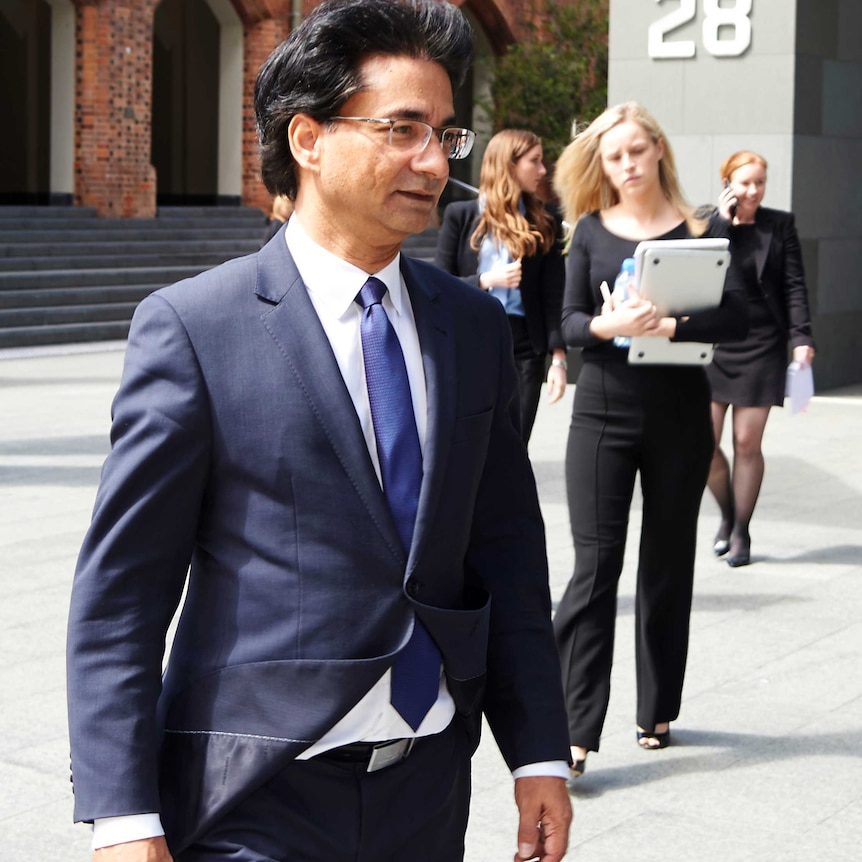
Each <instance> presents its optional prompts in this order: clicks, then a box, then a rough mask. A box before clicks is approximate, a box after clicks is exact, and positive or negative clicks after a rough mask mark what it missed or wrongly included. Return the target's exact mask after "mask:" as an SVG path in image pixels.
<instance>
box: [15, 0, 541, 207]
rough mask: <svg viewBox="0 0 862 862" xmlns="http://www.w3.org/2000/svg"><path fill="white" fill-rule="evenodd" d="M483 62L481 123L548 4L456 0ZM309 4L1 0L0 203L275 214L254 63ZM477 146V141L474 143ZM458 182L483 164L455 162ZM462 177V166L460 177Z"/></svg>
mask: <svg viewBox="0 0 862 862" xmlns="http://www.w3.org/2000/svg"><path fill="white" fill-rule="evenodd" d="M454 2H455V5H460V6H461V7H462V8H463V10H464V11H465V13H466V14H467V16H468V17H469V18H470V19H471V22H472V23H473V25H474V29H475V31H476V46H477V57H478V61H477V63H476V64H475V66H474V69H473V71H472V73H471V79H470V80H469V81H468V82H467V86H466V87H465V88H464V91H463V92H462V93H461V94H460V95H459V101H458V106H457V107H458V112H459V119H460V120H461V121H462V122H464V123H465V124H469V123H472V124H473V125H475V126H479V127H480V131H481V127H482V125H483V123H482V118H481V117H477V116H476V115H475V113H476V111H477V109H476V108H474V105H475V101H476V98H477V96H482V95H483V94H485V93H486V92H487V87H488V76H489V72H490V63H491V61H492V59H493V57H494V55H496V54H499V53H501V52H502V51H503V50H505V48H506V46H507V45H510V44H512V43H513V42H514V41H516V40H517V39H518V37H519V33H520V32H522V28H523V27H525V26H526V23H527V22H528V21H529V20H530V16H531V15H533V14H535V13H536V8H537V7H541V5H542V4H541V3H536V2H535V0H533V2H530V0H522V2H518V0H454ZM315 5H316V3H315V2H309V0H0V98H2V101H3V103H4V105H6V106H7V112H8V113H9V114H11V116H7V121H8V125H7V129H6V133H5V134H4V135H2V136H0V206H2V205H3V204H55V205H62V204H67V205H68V204H74V205H76V206H88V207H94V208H95V209H96V211H97V212H98V214H99V215H100V216H103V217H117V218H131V217H148V216H152V215H154V214H155V212H156V208H157V206H159V205H160V204H173V205H176V204H180V205H181V204H204V205H212V204H239V203H241V204H243V205H247V206H258V207H261V208H262V209H268V206H269V196H268V195H267V193H266V190H265V189H264V188H263V186H262V185H261V182H260V179H259V175H258V160H257V138H256V134H255V128H254V117H253V109H252V103H253V90H254V81H255V77H256V75H257V71H258V69H259V68H260V65H261V64H262V62H263V61H264V59H265V58H266V56H267V55H268V54H269V53H270V51H271V50H272V49H273V48H274V47H275V46H276V45H277V44H278V43H279V42H280V41H281V40H283V39H284V38H285V37H286V36H287V35H288V33H289V32H290V30H291V27H292V26H295V25H296V23H297V22H298V21H300V20H301V19H302V17H303V16H304V15H306V14H308V12H309V11H310V10H311V9H312V8H313V7H314V6H315ZM477 150H478V152H481V148H477ZM457 169H460V170H462V171H465V172H466V175H464V176H461V177H460V179H463V180H467V181H470V180H474V179H476V178H477V176H478V173H477V172H478V163H476V164H473V165H467V166H461V165H459V166H457ZM456 176H457V174H456Z"/></svg>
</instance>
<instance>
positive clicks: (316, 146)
mask: <svg viewBox="0 0 862 862" xmlns="http://www.w3.org/2000/svg"><path fill="white" fill-rule="evenodd" d="M322 133H323V125H322V124H321V123H318V122H317V120H315V119H313V118H312V117H310V116H309V115H308V114H294V115H293V118H292V119H291V121H290V124H289V125H288V127H287V141H288V144H289V145H290V151H291V153H293V158H294V159H295V160H296V164H297V167H300V168H304V169H306V170H309V169H310V170H314V169H315V167H316V165H317V164H318V161H319V159H320V138H321V135H322Z"/></svg>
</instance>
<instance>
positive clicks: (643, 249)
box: [629, 239, 730, 365]
mask: <svg viewBox="0 0 862 862" xmlns="http://www.w3.org/2000/svg"><path fill="white" fill-rule="evenodd" d="M728 245H729V241H728V240H727V239H672V240H645V241H644V242H641V243H639V244H638V246H637V248H636V249H635V284H636V285H637V289H638V290H639V291H640V294H641V296H643V297H645V298H646V299H648V300H650V302H652V303H654V304H655V306H656V308H657V309H658V313H659V315H660V316H661V317H668V316H670V317H672V316H675V315H685V314H694V313H696V312H698V311H706V310H707V309H710V308H716V307H717V306H718V305H719V304H720V303H721V295H722V292H723V290H724V279H725V276H726V274H727V269H728V267H729V266H730V252H729V251H728ZM714 349H715V346H714V345H712V344H705V343H703V342H699V341H671V340H670V339H669V338H659V337H657V336H652V335H639V336H634V337H633V338H632V340H631V346H630V347H629V363H630V364H632V365H642V364H643V365H708V364H709V363H710V362H712V354H713V352H714Z"/></svg>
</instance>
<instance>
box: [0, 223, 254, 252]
mask: <svg viewBox="0 0 862 862" xmlns="http://www.w3.org/2000/svg"><path fill="white" fill-rule="evenodd" d="M108 224H109V223H107V222H105V223H101V222H100V223H96V224H93V225H87V226H84V225H80V224H73V223H64V224H63V226H62V227H61V226H59V225H58V226H57V227H56V228H52V229H51V230H45V227H44V225H43V224H41V223H34V224H33V225H32V228H27V229H20V230H19V229H12V230H7V229H6V228H4V226H3V222H2V220H0V250H2V248H3V246H5V245H7V244H9V245H16V246H22V247H27V248H29V247H30V246H34V245H50V246H58V245H70V244H71V245H77V244H79V243H87V242H92V243H127V242H164V241H174V242H187V243H198V242H210V241H211V242H216V241H224V240H230V239H234V240H237V241H240V242H255V243H257V244H258V245H259V244H260V240H261V238H262V237H263V232H264V230H265V228H266V223H265V222H264V221H263V220H261V222H260V224H253V225H251V226H248V225H241V226H239V227H237V226H235V225H233V226H227V227H223V226H215V225H210V224H205V223H201V222H198V223H197V224H194V223H184V224H182V225H180V224H176V225H170V224H166V223H165V222H157V221H148V222H143V223H142V224H141V223H134V224H126V225H114V224H113V223H110V226H108Z"/></svg>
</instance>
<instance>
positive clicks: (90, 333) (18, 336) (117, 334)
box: [0, 321, 129, 349]
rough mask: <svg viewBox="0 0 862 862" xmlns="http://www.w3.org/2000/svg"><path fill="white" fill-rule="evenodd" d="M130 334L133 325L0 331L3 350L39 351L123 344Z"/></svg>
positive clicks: (114, 323) (109, 323) (111, 323)
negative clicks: (45, 347) (51, 346)
mask: <svg viewBox="0 0 862 862" xmlns="http://www.w3.org/2000/svg"><path fill="white" fill-rule="evenodd" d="M128 334H129V321H107V322H104V323H69V324H66V325H63V326H16V327H10V328H9V329H0V349H2V348H7V347H37V346H42V345H47V344H82V343H88V342H94V341H123V340H124V339H125V338H127V337H128Z"/></svg>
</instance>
